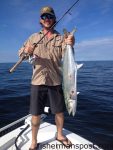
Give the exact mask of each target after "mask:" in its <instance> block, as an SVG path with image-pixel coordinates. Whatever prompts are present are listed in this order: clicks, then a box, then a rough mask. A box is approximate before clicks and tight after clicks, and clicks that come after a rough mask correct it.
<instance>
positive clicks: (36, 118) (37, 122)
mask: <svg viewBox="0 0 113 150" xmlns="http://www.w3.org/2000/svg"><path fill="white" fill-rule="evenodd" d="M31 124H32V142H31V146H30V148H32V149H33V148H35V147H36V146H37V134H38V129H39V126H40V115H38V116H34V115H33V116H32V121H31Z"/></svg>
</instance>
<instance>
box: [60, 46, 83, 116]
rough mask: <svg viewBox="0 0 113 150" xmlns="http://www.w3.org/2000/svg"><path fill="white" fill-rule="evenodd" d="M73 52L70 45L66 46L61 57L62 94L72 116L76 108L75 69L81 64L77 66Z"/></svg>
mask: <svg viewBox="0 0 113 150" xmlns="http://www.w3.org/2000/svg"><path fill="white" fill-rule="evenodd" d="M73 51H74V50H73V48H72V47H71V46H70V45H66V50H65V54H64V57H63V92H64V98H65V104H66V108H67V111H68V113H69V114H72V115H73V116H74V115H75V112H76V106H77V69H78V68H80V67H81V66H82V64H80V65H77V63H76V62H75V60H74V52H73Z"/></svg>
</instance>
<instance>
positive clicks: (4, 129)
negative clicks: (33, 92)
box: [0, 114, 31, 137]
mask: <svg viewBox="0 0 113 150" xmlns="http://www.w3.org/2000/svg"><path fill="white" fill-rule="evenodd" d="M30 116H31V114H29V115H26V116H24V117H22V118H20V119H18V120H16V121H14V122H12V123H10V124H8V125H6V126H5V127H2V128H1V129H0V137H1V136H3V135H4V134H6V133H8V132H10V131H11V130H12V127H17V126H16V125H17V124H19V123H21V122H22V121H24V120H25V119H26V118H28V117H30Z"/></svg>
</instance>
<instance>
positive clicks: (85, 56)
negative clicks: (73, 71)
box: [75, 37, 113, 60]
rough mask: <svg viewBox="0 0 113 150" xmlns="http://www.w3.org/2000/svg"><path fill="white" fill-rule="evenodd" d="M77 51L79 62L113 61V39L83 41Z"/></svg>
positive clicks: (78, 44)
mask: <svg viewBox="0 0 113 150" xmlns="http://www.w3.org/2000/svg"><path fill="white" fill-rule="evenodd" d="M75 50H76V51H75V52H76V57H77V59H78V60H81V59H82V60H113V37H107V38H98V39H93V40H84V41H81V42H79V43H76V45H75Z"/></svg>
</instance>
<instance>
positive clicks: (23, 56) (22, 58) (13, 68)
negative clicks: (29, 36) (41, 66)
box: [9, 0, 79, 73]
mask: <svg viewBox="0 0 113 150" xmlns="http://www.w3.org/2000/svg"><path fill="white" fill-rule="evenodd" d="M78 2H79V0H77V1H76V2H75V3H74V4H73V5H72V6H71V7H70V8H69V9H68V10H67V11H66V12H65V13H64V14H63V15H62V17H61V18H60V19H59V20H58V21H57V22H56V23H54V24H53V25H52V26H51V27H50V29H49V30H48V32H49V31H50V30H51V29H52V28H53V27H55V26H56V25H57V24H58V23H59V22H60V21H61V20H62V19H63V18H64V16H65V15H66V14H68V13H69V11H70V10H71V9H72V8H73V7H74V6H75V5H76V4H77V3H78ZM48 32H46V33H45V34H44V35H43V37H42V38H41V39H40V40H39V41H38V42H37V43H35V44H33V49H35V47H36V46H37V45H38V44H39V43H40V41H42V40H43V38H44V37H45V36H46V35H47V34H48ZM28 56H29V54H28V53H25V52H23V53H22V54H21V56H20V58H19V60H18V61H17V63H16V64H15V65H14V66H13V67H12V68H11V69H10V70H9V72H10V73H12V72H13V71H14V70H15V69H16V68H17V67H18V66H19V64H21V62H22V61H23V60H25V59H26V58H27V57H28Z"/></svg>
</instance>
